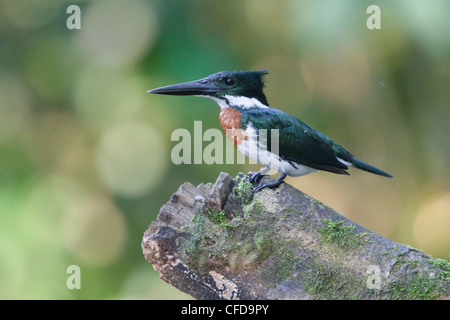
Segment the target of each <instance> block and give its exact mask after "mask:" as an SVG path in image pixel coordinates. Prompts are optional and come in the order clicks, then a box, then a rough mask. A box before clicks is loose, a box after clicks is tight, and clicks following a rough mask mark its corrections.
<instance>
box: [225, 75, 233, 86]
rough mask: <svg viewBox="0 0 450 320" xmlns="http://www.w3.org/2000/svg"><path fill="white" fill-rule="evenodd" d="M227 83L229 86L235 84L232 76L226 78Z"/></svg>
mask: <svg viewBox="0 0 450 320" xmlns="http://www.w3.org/2000/svg"><path fill="white" fill-rule="evenodd" d="M225 84H226V85H227V86H232V85H233V84H234V79H233V78H232V77H226V78H225Z"/></svg>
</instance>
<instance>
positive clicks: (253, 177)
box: [247, 171, 264, 183]
mask: <svg viewBox="0 0 450 320" xmlns="http://www.w3.org/2000/svg"><path fill="white" fill-rule="evenodd" d="M263 176H264V175H263V174H261V171H259V172H255V173H253V172H252V173H250V172H249V173H248V175H247V180H248V181H250V182H251V183H256V182H259V181H261V179H262V178H263Z"/></svg>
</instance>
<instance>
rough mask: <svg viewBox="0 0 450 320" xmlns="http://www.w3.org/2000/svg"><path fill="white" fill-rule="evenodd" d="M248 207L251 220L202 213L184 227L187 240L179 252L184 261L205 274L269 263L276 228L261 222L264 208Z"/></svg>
mask: <svg viewBox="0 0 450 320" xmlns="http://www.w3.org/2000/svg"><path fill="white" fill-rule="evenodd" d="M245 207H247V215H248V217H251V219H250V218H248V217H247V219H246V218H245V217H244V216H243V215H244V214H243V213H242V212H240V211H234V213H233V214H230V213H227V212H226V211H214V210H210V209H209V210H200V211H199V212H198V213H197V214H196V215H195V217H194V218H193V219H192V221H191V223H190V224H189V225H188V226H184V227H183V231H185V232H186V235H187V236H186V237H184V238H182V239H180V245H179V250H178V253H179V255H180V257H181V258H182V259H183V261H185V262H186V263H187V264H188V265H190V266H191V267H192V268H197V269H198V270H200V271H204V272H206V271H207V270H209V269H210V268H211V267H224V266H228V267H230V269H231V270H232V271H234V272H238V271H240V270H242V269H248V268H253V267H255V266H256V265H258V264H260V263H261V262H262V261H263V260H265V259H266V258H267V257H268V256H269V255H270V254H271V252H272V251H273V234H274V230H273V226H271V225H270V224H268V223H267V222H266V221H264V220H263V219H258V218H257V216H259V215H263V214H264V212H263V211H264V210H263V207H262V205H258V204H256V203H252V204H249V205H247V206H245ZM188 235H189V236H188Z"/></svg>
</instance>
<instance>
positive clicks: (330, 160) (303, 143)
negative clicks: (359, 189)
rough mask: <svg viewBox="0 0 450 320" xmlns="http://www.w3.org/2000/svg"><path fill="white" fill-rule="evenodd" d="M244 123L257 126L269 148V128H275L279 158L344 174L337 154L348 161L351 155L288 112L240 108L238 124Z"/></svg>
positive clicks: (261, 139)
mask: <svg viewBox="0 0 450 320" xmlns="http://www.w3.org/2000/svg"><path fill="white" fill-rule="evenodd" d="M248 125H252V126H253V127H254V128H255V129H256V130H257V132H258V137H260V143H263V144H265V145H266V146H267V150H269V151H271V150H272V146H271V129H278V130H279V152H278V154H279V156H280V157H281V158H282V159H283V160H286V161H290V162H294V163H298V164H302V165H305V166H308V167H311V168H314V169H318V170H325V171H330V172H334V173H339V174H347V175H348V173H347V171H345V170H347V169H348V167H347V166H346V165H345V164H343V163H342V162H340V161H339V160H338V159H337V157H339V158H340V159H342V160H345V161H348V162H351V161H352V155H351V154H350V153H349V152H348V151H347V150H345V149H344V148H342V147H341V146H339V145H338V144H337V143H335V142H334V141H333V140H331V139H330V138H328V137H327V136H326V135H324V134H323V133H320V132H318V131H317V130H315V129H313V128H311V127H310V126H308V125H307V124H305V123H304V122H302V121H300V120H299V119H297V118H295V117H293V116H291V115H290V114H287V113H285V112H283V111H281V110H278V109H273V108H267V109H256V108H254V109H248V110H242V114H241V128H242V129H245V128H246V127H247V126H248ZM261 129H266V130H267V131H266V132H267V134H266V135H262V134H261V135H260V134H259V130H261ZM275 150H276V149H275Z"/></svg>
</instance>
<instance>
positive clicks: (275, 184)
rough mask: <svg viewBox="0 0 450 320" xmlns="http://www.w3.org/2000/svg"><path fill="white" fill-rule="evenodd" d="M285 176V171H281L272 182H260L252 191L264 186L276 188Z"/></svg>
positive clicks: (259, 189)
mask: <svg viewBox="0 0 450 320" xmlns="http://www.w3.org/2000/svg"><path fill="white" fill-rule="evenodd" d="M285 178H286V174H285V173H281V175H280V176H279V177H278V179H277V180H275V181H274V182H272V183H262V184H260V185H258V186H257V187H255V188H254V189H253V192H258V191H261V190H262V189H264V188H271V189H273V188H277V187H278V186H279V185H280V184H281V183H282V182H283V180H284V179H285Z"/></svg>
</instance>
